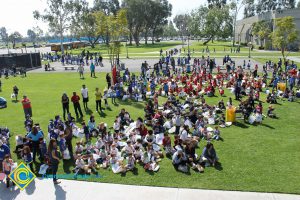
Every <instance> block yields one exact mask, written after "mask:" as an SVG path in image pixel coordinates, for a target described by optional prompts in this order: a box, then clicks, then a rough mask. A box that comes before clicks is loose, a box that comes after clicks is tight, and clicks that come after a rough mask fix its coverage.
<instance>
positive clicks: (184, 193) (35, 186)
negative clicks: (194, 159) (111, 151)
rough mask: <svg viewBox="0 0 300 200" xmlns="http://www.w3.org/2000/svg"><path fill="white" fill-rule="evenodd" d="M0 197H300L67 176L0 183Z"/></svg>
mask: <svg viewBox="0 0 300 200" xmlns="http://www.w3.org/2000/svg"><path fill="white" fill-rule="evenodd" d="M0 199H1V200H2V199H3V200H12V199H16V200H18V199H20V200H24V199H30V200H40V199H46V200H48V199H49V200H52V199H59V200H64V199H70V200H91V199H109V200H114V199H130V200H141V199H144V200H148V199H151V200H152V199H155V200H190V199H191V200H192V199H201V200H218V199H222V200H254V199H255V200H300V196H299V195H288V194H274V193H255V192H234V191H219V190H196V189H181V188H164V187H148V186H130V185H118V184H105V183H90V182H83V181H81V182H78V181H68V180H62V183H61V184H60V185H56V186H55V185H53V183H52V180H40V179H35V181H34V182H33V183H31V184H30V185H29V186H28V187H27V188H26V189H25V190H24V191H20V190H19V189H16V187H15V189H13V188H10V189H7V188H6V187H5V185H4V183H2V184H0Z"/></svg>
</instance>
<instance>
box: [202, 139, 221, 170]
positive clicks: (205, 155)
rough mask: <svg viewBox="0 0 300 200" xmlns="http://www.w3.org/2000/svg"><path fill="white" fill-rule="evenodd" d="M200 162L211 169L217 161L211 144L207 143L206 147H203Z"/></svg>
mask: <svg viewBox="0 0 300 200" xmlns="http://www.w3.org/2000/svg"><path fill="white" fill-rule="evenodd" d="M200 161H202V162H205V163H206V166H210V165H212V166H213V167H214V166H215V164H216V163H217V161H218V157H217V153H216V150H215V148H214V145H213V144H212V143H210V142H209V143H207V145H206V146H205V147H204V149H203V151H202V154H201V158H200Z"/></svg>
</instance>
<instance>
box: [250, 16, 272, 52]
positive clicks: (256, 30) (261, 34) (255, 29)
mask: <svg viewBox="0 0 300 200" xmlns="http://www.w3.org/2000/svg"><path fill="white" fill-rule="evenodd" d="M271 26H272V23H270V22H268V21H264V20H262V21H259V22H255V23H254V24H253V25H252V34H253V35H254V36H256V37H258V38H259V40H260V46H261V47H262V46H265V45H266V39H268V38H269V37H270V34H271V32H272V29H271Z"/></svg>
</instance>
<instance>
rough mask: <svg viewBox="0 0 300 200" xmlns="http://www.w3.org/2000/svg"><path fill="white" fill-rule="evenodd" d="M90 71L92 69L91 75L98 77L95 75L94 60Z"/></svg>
mask: <svg viewBox="0 0 300 200" xmlns="http://www.w3.org/2000/svg"><path fill="white" fill-rule="evenodd" d="M90 71H91V77H94V78H95V77H96V75H95V65H94V63H93V62H92V63H91V65H90Z"/></svg>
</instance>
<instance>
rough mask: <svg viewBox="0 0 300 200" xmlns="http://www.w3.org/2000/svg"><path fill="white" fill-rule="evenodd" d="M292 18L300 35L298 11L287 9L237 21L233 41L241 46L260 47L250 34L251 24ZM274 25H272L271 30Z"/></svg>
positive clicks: (299, 12)
mask: <svg viewBox="0 0 300 200" xmlns="http://www.w3.org/2000/svg"><path fill="white" fill-rule="evenodd" d="M287 16H292V17H294V23H295V24H296V28H297V29H298V31H299V33H300V9H299V8H298V9H288V10H282V11H280V12H278V11H270V12H266V13H263V14H261V15H256V16H253V17H249V18H246V19H242V20H238V21H237V23H236V29H235V41H236V42H240V43H241V44H243V43H244V44H248V43H249V42H252V44H254V45H260V42H261V41H260V40H259V39H257V38H256V37H255V36H253V35H252V34H251V32H252V24H253V23H255V22H258V21H262V20H265V21H271V20H272V19H276V18H282V17H287ZM274 26H275V24H273V29H274V28H275V27H274Z"/></svg>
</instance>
